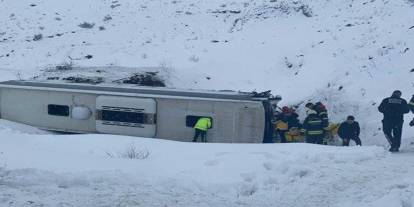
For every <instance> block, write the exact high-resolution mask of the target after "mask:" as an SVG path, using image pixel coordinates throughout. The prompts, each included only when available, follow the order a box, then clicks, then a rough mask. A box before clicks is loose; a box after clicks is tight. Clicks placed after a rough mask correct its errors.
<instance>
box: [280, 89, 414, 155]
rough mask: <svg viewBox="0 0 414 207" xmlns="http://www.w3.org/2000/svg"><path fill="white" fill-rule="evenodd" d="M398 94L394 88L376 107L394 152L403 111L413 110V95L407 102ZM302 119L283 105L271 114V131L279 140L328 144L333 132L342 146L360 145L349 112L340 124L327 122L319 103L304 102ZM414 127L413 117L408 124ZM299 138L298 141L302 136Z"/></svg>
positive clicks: (355, 127) (357, 125) (399, 139)
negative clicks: (273, 130)
mask: <svg viewBox="0 0 414 207" xmlns="http://www.w3.org/2000/svg"><path fill="white" fill-rule="evenodd" d="M401 96H402V93H401V91H399V90H396V91H394V92H393V93H392V95H391V96H390V97H387V98H385V99H384V100H383V101H382V102H381V104H380V105H379V107H378V111H379V112H380V113H382V114H383V116H384V118H383V120H382V130H383V132H384V135H385V137H386V139H387V141H388V142H389V144H390V146H391V148H390V151H391V152H398V151H399V148H400V146H401V136H402V129H403V123H404V114H407V113H409V112H410V110H411V111H412V113H414V95H413V96H412V98H411V100H410V101H409V102H407V101H406V100H404V99H403V98H402V97H401ZM305 111H306V118H305V120H304V121H303V123H300V121H299V115H298V114H297V113H296V111H295V109H294V108H292V107H288V106H284V107H282V108H281V110H279V111H277V112H276V113H275V117H274V123H275V134H276V135H277V137H278V138H279V140H280V142H281V143H286V142H300V141H304V142H307V143H312V144H325V145H326V144H328V141H329V140H330V139H331V138H333V136H335V135H336V134H337V135H338V136H339V137H340V138H341V139H342V144H343V146H349V143H350V141H351V140H353V141H355V143H356V145H361V144H362V143H361V139H360V137H359V135H360V131H361V129H360V126H359V123H358V122H357V121H355V117H354V116H352V115H349V116H348V117H347V118H346V121H344V122H342V123H340V124H334V123H330V122H329V118H328V111H327V109H326V107H325V105H324V104H323V103H321V102H317V103H315V104H314V103H307V104H306V105H305ZM409 125H410V126H414V119H413V120H412V121H411V122H410V123H409ZM301 138H302V139H303V140H302V139H301Z"/></svg>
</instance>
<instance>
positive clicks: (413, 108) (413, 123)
mask: <svg viewBox="0 0 414 207" xmlns="http://www.w3.org/2000/svg"><path fill="white" fill-rule="evenodd" d="M408 107H409V108H410V110H411V112H413V114H414V95H413V97H411V100H410V103H408ZM410 126H414V118H413V120H412V121H411V122H410Z"/></svg>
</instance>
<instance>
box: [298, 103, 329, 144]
mask: <svg viewBox="0 0 414 207" xmlns="http://www.w3.org/2000/svg"><path fill="white" fill-rule="evenodd" d="M306 113H307V115H308V116H307V117H306V119H305V121H304V122H303V130H304V131H305V136H306V142H307V143H311V144H322V142H323V137H324V128H325V127H324V125H323V121H322V119H321V118H320V117H319V116H318V113H317V112H316V111H314V110H307V111H306Z"/></svg>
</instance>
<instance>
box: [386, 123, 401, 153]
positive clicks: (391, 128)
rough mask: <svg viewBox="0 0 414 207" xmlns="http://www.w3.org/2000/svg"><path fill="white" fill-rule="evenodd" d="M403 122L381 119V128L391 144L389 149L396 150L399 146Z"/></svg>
mask: <svg viewBox="0 0 414 207" xmlns="http://www.w3.org/2000/svg"><path fill="white" fill-rule="evenodd" d="M403 123H404V120H398V121H395V120H385V119H384V120H382V130H383V131H384V134H385V138H387V140H388V142H389V143H390V145H391V149H397V150H398V149H399V148H400V146H401V135H402V128H403Z"/></svg>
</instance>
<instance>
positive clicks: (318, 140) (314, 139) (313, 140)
mask: <svg viewBox="0 0 414 207" xmlns="http://www.w3.org/2000/svg"><path fill="white" fill-rule="evenodd" d="M323 137H324V136H323V135H318V136H309V135H308V136H306V143H309V144H323Z"/></svg>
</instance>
